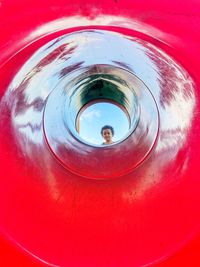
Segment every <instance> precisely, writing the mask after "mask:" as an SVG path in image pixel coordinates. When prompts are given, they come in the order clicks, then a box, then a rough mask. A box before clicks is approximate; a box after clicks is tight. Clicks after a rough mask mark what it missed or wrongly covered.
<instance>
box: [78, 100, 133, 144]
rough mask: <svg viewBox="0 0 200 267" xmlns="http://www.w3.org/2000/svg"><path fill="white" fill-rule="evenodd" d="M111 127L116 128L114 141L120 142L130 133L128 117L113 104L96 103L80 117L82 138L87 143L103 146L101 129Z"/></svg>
mask: <svg viewBox="0 0 200 267" xmlns="http://www.w3.org/2000/svg"><path fill="white" fill-rule="evenodd" d="M104 125H110V126H112V127H113V128H114V131H115V135H114V137H113V141H119V140H120V139H122V138H123V137H124V136H125V135H126V134H127V132H128V129H129V121H128V118H127V115H126V114H125V113H124V112H123V111H122V110H121V109H120V108H119V107H117V106H116V105H114V104H112V103H96V104H93V105H91V106H89V107H88V108H87V109H85V110H84V111H83V113H82V114H81V116H80V136H81V137H82V138H83V139H84V140H85V141H87V142H90V143H93V144H102V142H103V139H102V136H101V128H102V127H103V126H104Z"/></svg>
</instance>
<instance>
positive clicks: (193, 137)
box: [0, 0, 200, 267]
mask: <svg viewBox="0 0 200 267" xmlns="http://www.w3.org/2000/svg"><path fill="white" fill-rule="evenodd" d="M82 29H106V30H110V31H116V32H120V33H123V34H127V35H129V36H136V37H138V38H141V39H142V40H146V41H148V42H150V43H152V44H154V45H155V46H157V47H158V48H160V49H162V50H163V51H164V52H165V53H167V54H168V55H169V56H170V57H172V58H173V59H174V60H175V61H176V62H178V64H179V65H180V66H182V67H183V68H184V69H185V70H186V71H187V72H188V73H189V75H190V77H191V78H192V80H193V90H194V98H195V101H194V103H195V105H194V109H193V112H192V115H191V117H190V124H187V125H188V127H187V128H185V129H181V130H183V131H182V132H181V131H180V129H179V128H177V133H178V135H176V134H175V133H174V132H167V125H168V124H169V125H170V121H167V122H165V123H166V125H165V128H166V133H167V136H168V138H169V139H168V140H167V141H166V143H165V146H164V149H162V150H159V153H156V150H155V151H152V153H151V155H150V157H148V158H147V159H146V160H145V161H144V162H143V164H141V165H140V166H139V167H138V168H137V169H136V170H134V171H133V172H132V173H130V174H128V175H126V176H123V177H119V178H115V179H113V180H112V179H111V180H108V181H99V180H90V179H85V178H84V177H80V176H78V175H75V174H72V173H70V172H66V170H65V169H64V168H63V167H62V166H61V165H60V164H59V163H58V162H57V161H56V160H55V158H54V157H53V156H52V155H51V153H50V152H49V150H48V148H47V145H46V143H45V142H44V143H42V144H40V145H38V146H32V147H31V151H32V153H33V154H32V157H29V156H28V155H27V154H26V151H25V150H24V151H23V150H22V149H20V148H19V143H20V137H18V138H16V133H15V128H14V127H13V125H12V121H11V117H12V116H14V115H15V114H11V112H10V110H11V109H9V108H8V107H7V106H5V105H4V101H3V99H4V97H5V95H6V93H7V91H8V87H9V85H10V83H11V81H12V79H13V77H14V76H15V75H16V74H17V73H18V71H19V69H20V68H21V67H22V65H23V64H24V63H25V62H26V61H27V60H28V59H29V58H30V56H31V55H32V54H33V53H34V52H35V51H37V49H38V48H40V47H41V46H42V45H44V44H46V43H47V42H48V41H50V40H52V39H54V38H56V37H58V36H60V35H62V34H65V33H70V32H74V31H77V30H82ZM0 33H1V35H0V51H1V53H0V183H1V184H0V230H1V239H0V265H1V266H21V267H23V266H43V265H47V266H48V265H49V266H67V267H68V266H69V267H82V266H83V267H85V266H87V267H94V266H95V267H114V266H115V267H122V266H126V267H129V266H144V265H151V264H152V265H153V266H160V267H168V266H170V267H171V266H199V265H200V256H199V247H200V229H199V225H200V224H199V223H200V207H199V202H200V179H199V178H200V175H199V173H200V164H199V162H200V160H199V159H200V145H199V135H200V127H199V125H200V116H199V99H200V96H199V82H200V76H199V72H200V64H199V60H200V55H199V42H200V3H199V1H167V2H165V1H164V2H163V1H120V0H116V1H108V0H106V1H90V0H89V1H87V2H85V1H75V2H72V1H67V0H66V1H40V2H39V1H0ZM25 47H26V48H25ZM20 51H21V52H20ZM163 75H166V77H168V78H169V79H171V78H172V77H171V76H170V73H169V72H167V73H165V72H164V73H163ZM150 78H151V77H150ZM180 82H181V81H180ZM173 90H174V88H173V83H172V84H171V88H170V87H166V91H165V92H164V94H163V99H164V100H168V102H169V103H170V101H171V100H172V99H173V93H172V94H171V92H173ZM188 94H189V95H190V92H188ZM12 97H13V99H14V98H15V97H16V96H15V95H14V94H13V96H12ZM187 97H188V95H185V98H186V99H187ZM10 100H11V103H12V99H10ZM19 101H20V99H19ZM186 119H188V117H187V110H184V109H183V110H182V112H181V113H180V121H184V120H186ZM161 123H162V121H161ZM174 136H176V137H177V139H174ZM182 136H184V137H186V140H185V142H184V143H183V144H182V145H181V146H180V140H182V139H181V137H182ZM160 138H164V134H163V135H161V133H160ZM29 146H31V144H30V143H29V142H28V141H27V146H26V149H27V147H28V148H29ZM24 147H25V145H24ZM40 149H42V150H43V151H45V153H46V156H45V158H40V157H38V158H37V159H36V158H35V157H34V155H38V151H40ZM91 160H92V159H91ZM120 164H123V158H122V159H121V162H120Z"/></svg>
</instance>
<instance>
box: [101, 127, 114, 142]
mask: <svg viewBox="0 0 200 267" xmlns="http://www.w3.org/2000/svg"><path fill="white" fill-rule="evenodd" d="M102 135H103V138H104V139H105V140H106V142H111V141H112V132H111V130H110V129H104V130H103V133H102Z"/></svg>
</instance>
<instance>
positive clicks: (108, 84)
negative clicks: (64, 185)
mask: <svg viewBox="0 0 200 267" xmlns="http://www.w3.org/2000/svg"><path fill="white" fill-rule="evenodd" d="M106 71H107V69H106ZM72 87H73V93H72V94H71V95H70V96H69V101H68V105H67V106H66V107H67V109H66V113H67V116H68V121H67V125H68V126H69V129H70V131H71V132H72V133H73V135H75V136H76V137H77V138H78V139H79V140H80V141H81V142H84V143H86V144H89V145H93V146H100V147H101V146H103V147H105V145H106V146H110V145H115V144H117V143H119V142H122V141H123V140H125V139H126V138H127V137H128V136H129V135H130V134H131V133H132V132H133V131H134V129H135V128H136V125H137V122H138V121H139V104H138V100H137V96H136V94H135V91H134V89H133V87H134V85H133V87H131V86H130V85H128V84H127V83H126V81H125V80H123V79H122V78H121V77H120V76H118V75H117V74H115V73H114V74H110V73H107V72H104V69H103V68H102V69H101V71H100V73H97V72H96V73H95V71H91V70H90V72H89V73H88V75H86V76H84V77H80V78H79V79H77V80H76V83H74V84H73V86H72ZM69 111H70V112H69ZM106 132H107V135H110V137H109V136H106Z"/></svg>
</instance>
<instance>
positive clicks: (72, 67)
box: [4, 30, 194, 179]
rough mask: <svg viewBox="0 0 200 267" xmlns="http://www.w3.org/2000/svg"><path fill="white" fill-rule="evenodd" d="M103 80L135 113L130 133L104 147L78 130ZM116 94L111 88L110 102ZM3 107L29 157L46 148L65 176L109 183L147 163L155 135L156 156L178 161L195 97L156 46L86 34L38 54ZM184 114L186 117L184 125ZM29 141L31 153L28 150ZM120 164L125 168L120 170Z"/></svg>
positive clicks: (180, 71)
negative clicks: (167, 155) (81, 112)
mask: <svg viewBox="0 0 200 267" xmlns="http://www.w3.org/2000/svg"><path fill="white" fill-rule="evenodd" d="M165 74H166V75H165ZM99 78H100V79H101V80H102V79H103V80H104V81H105V82H107V81H108V80H109V83H110V82H111V80H112V83H114V82H115V84H116V83H117V84H120V86H116V87H115V93H116V92H119V98H120V97H121V96H123V97H122V98H123V101H122V102H120V103H121V104H122V105H124V106H125V107H126V109H127V111H128V112H129V114H131V113H133V114H134V113H135V112H136V114H138V115H137V116H135V115H134V116H132V119H133V123H132V126H133V128H132V130H131V131H130V132H131V134H129V133H128V136H127V137H126V139H125V140H124V141H123V142H120V143H118V144H116V145H112V146H107V147H106V148H105V147H100V148H99V147H98V146H91V145H88V144H87V143H86V142H83V140H80V136H79V135H78V133H77V131H76V116H77V114H78V112H79V109H80V108H81V107H82V105H83V103H87V101H88V99H91V100H92V99H95V98H97V93H98V90H97V91H95V94H94V95H92V96H91V95H90V94H89V92H90V91H91V88H93V87H92V85H93V83H94V82H96V80H98V79H99ZM113 80H114V82H113ZM172 82H173V86H171V84H172ZM87 84H90V85H91V87H89V88H88V87H85V85H87ZM87 92H88V93H87ZM104 93H105V92H104ZM115 93H112V90H111V89H110V96H111V97H113V96H114V97H115V96H116V95H117V94H115ZM13 95H14V96H15V97H14V98H13V97H12V96H13ZM94 97H95V98H94ZM107 97H108V95H107ZM11 99H12V100H11ZM115 100H116V99H115ZM4 101H5V102H7V103H8V107H9V108H10V109H11V114H12V127H13V129H14V133H15V136H16V138H17V139H18V140H20V141H19V142H18V146H20V147H21V149H22V150H23V151H26V154H27V155H29V156H30V158H32V155H33V154H35V153H34V152H33V151H32V149H34V148H35V147H34V146H37V147H38V149H39V150H37V153H39V155H38V157H40V156H41V154H43V153H44V150H42V149H40V148H41V147H43V146H44V145H45V143H46V144H47V145H48V148H49V150H50V151H51V153H52V154H53V155H54V156H55V158H56V159H57V160H58V161H59V162H60V163H61V164H62V165H63V166H64V167H65V170H66V171H70V172H73V173H76V174H78V175H80V176H84V177H87V178H95V179H108V178H110V177H119V176H121V175H125V174H127V173H130V172H132V171H133V170H134V169H135V168H136V167H137V166H138V165H139V164H140V163H141V162H142V161H144V159H146V157H147V155H148V154H149V153H150V152H151V151H152V149H153V147H154V145H155V142H156V140H157V136H158V131H160V135H159V138H158V140H157V141H158V142H157V145H156V147H155V152H156V153H158V154H159V153H160V152H161V151H163V150H165V148H166V147H167V149H169V147H171V148H174V147H176V150H174V149H171V153H172V154H173V155H176V151H178V150H179V148H180V147H181V146H182V145H183V144H184V141H185V138H186V132H185V130H184V129H186V128H188V127H189V125H190V118H191V116H192V110H193V107H194V93H193V89H192V81H191V79H190V78H189V76H188V74H187V73H186V72H185V71H184V69H182V68H181V67H179V66H178V65H177V64H176V63H175V62H174V61H173V59H171V58H170V57H169V56H168V55H166V54H165V53H164V52H163V51H161V50H160V49H158V48H156V47H155V46H154V45H152V44H150V43H148V42H146V41H144V40H140V39H137V38H135V37H130V36H126V35H123V34H119V33H112V32H109V31H101V30H89V31H80V32H75V33H73V34H68V35H64V36H61V37H59V38H57V39H55V40H53V41H51V42H49V43H47V44H46V45H44V46H43V47H41V48H40V49H38V51H37V52H36V53H35V54H34V55H33V56H32V57H31V58H30V59H29V60H27V62H26V63H25V64H24V66H23V67H22V68H21V69H20V71H19V72H18V73H17V75H16V76H15V78H14V79H13V81H12V83H11V85H10V87H9V90H8V91H7V93H6V94H5V97H4ZM134 103H137V104H136V105H134ZM157 107H158V108H157ZM183 109H184V112H185V117H184V120H180V114H181V113H182V110H183ZM158 110H159V113H158ZM159 116H160V118H161V121H162V123H159ZM135 119H136V120H135ZM134 120H135V121H134ZM44 137H45V138H44ZM177 140H178V141H177ZM30 142H31V144H32V146H30V145H27V144H29V143H30ZM174 144H176V146H174ZM44 157H46V154H45V156H44ZM91 158H92V159H93V160H92V161H91ZM121 158H123V159H124V160H123V164H119V162H121Z"/></svg>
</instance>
